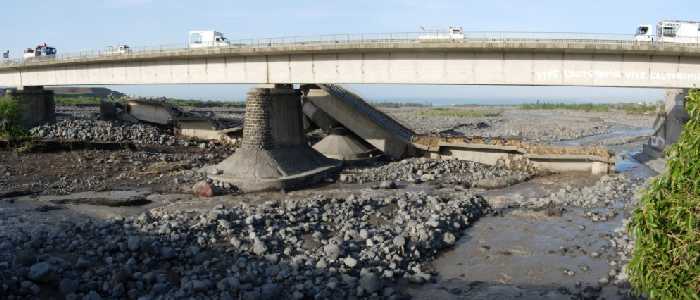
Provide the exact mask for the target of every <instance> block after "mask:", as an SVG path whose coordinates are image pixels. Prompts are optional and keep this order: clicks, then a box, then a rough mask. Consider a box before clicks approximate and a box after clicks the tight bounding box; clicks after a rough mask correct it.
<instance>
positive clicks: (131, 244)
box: [126, 236, 141, 252]
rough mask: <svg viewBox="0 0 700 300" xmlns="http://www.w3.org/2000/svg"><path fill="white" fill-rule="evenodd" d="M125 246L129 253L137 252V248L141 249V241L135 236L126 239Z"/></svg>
mask: <svg viewBox="0 0 700 300" xmlns="http://www.w3.org/2000/svg"><path fill="white" fill-rule="evenodd" d="M126 245H127V248H129V251H132V252H134V251H137V250H139V247H141V239H140V238H139V237H137V236H130V237H129V238H127V241H126Z"/></svg>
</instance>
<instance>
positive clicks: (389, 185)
mask: <svg viewBox="0 0 700 300" xmlns="http://www.w3.org/2000/svg"><path fill="white" fill-rule="evenodd" d="M396 187H397V185H396V182H394V181H390V180H385V181H382V182H381V183H380V184H379V188H380V189H386V190H393V189H396Z"/></svg>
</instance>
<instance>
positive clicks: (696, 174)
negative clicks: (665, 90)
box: [628, 91, 700, 299]
mask: <svg viewBox="0 0 700 300" xmlns="http://www.w3.org/2000/svg"><path fill="white" fill-rule="evenodd" d="M686 103H687V109H688V113H689V115H690V120H689V121H688V123H686V124H685V127H684V128H683V133H682V134H681V137H680V139H679V140H678V142H677V143H676V144H674V145H673V146H671V148H670V150H668V151H667V156H668V160H667V170H666V171H665V173H663V174H662V175H661V176H659V177H658V178H656V179H655V180H654V181H653V182H652V183H651V185H650V187H649V188H648V189H647V190H646V191H645V192H644V195H643V196H642V199H641V202H640V207H639V208H637V209H636V210H635V212H634V214H633V216H632V221H631V222H630V225H629V230H630V231H631V234H632V235H633V236H634V237H635V239H636V241H635V246H634V251H633V255H632V260H631V261H630V264H629V267H628V272H629V274H630V281H631V283H632V284H633V285H634V287H635V288H636V290H637V291H638V292H640V293H643V294H646V295H647V296H649V297H650V298H653V299H700V296H699V295H700V91H692V92H691V93H690V96H689V97H688V100H687V102H686Z"/></svg>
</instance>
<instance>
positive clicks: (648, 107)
mask: <svg viewBox="0 0 700 300" xmlns="http://www.w3.org/2000/svg"><path fill="white" fill-rule="evenodd" d="M660 106H661V104H660V103H658V104H654V103H642V104H636V103H623V104H615V105H614V107H615V108H616V109H620V110H623V111H624V112H625V113H627V114H630V115H644V114H653V113H655V112H656V111H657V110H658V109H659V108H660Z"/></svg>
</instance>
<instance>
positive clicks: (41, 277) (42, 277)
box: [27, 262, 51, 283]
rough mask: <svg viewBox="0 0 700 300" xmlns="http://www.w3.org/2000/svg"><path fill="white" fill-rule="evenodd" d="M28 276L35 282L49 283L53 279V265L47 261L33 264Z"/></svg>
mask: <svg viewBox="0 0 700 300" xmlns="http://www.w3.org/2000/svg"><path fill="white" fill-rule="evenodd" d="M27 278H29V280H31V281H34V282H39V283H47V282H48V281H49V280H50V279H51V265H49V264H48V263H46V262H40V263H36V264H34V265H32V266H31V268H29V274H28V275H27Z"/></svg>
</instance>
